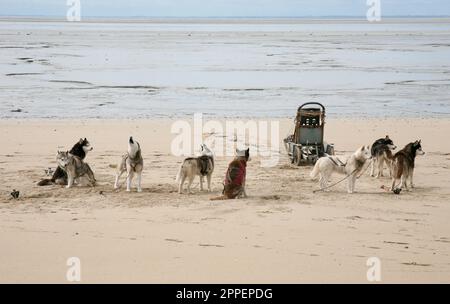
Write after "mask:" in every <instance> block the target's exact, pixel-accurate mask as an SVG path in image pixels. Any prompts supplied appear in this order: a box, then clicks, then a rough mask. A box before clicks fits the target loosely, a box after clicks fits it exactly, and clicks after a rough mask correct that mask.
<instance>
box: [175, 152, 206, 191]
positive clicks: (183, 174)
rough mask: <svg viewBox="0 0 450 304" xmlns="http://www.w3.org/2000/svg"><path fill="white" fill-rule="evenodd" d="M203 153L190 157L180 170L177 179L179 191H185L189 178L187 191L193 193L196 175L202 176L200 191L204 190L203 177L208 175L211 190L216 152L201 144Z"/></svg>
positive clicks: (184, 161) (185, 160)
mask: <svg viewBox="0 0 450 304" xmlns="http://www.w3.org/2000/svg"><path fill="white" fill-rule="evenodd" d="M201 149H202V150H201V155H200V156H199V157H188V158H185V159H184V160H183V163H182V164H181V166H180V169H179V170H178V174H177V177H176V181H177V182H178V193H180V194H181V193H182V192H183V184H184V182H185V181H186V179H187V180H188V185H187V191H188V193H192V191H191V185H192V182H193V181H194V178H195V176H197V175H198V176H200V191H203V177H205V176H206V180H207V183H208V192H211V177H212V174H213V172H214V154H213V152H212V151H211V150H210V149H209V148H208V147H207V146H206V145H205V144H202V145H201Z"/></svg>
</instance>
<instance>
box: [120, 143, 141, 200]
mask: <svg viewBox="0 0 450 304" xmlns="http://www.w3.org/2000/svg"><path fill="white" fill-rule="evenodd" d="M143 169H144V159H143V158H142V151H141V146H140V145H139V143H138V142H137V141H135V140H134V139H133V137H132V136H130V139H129V141H128V151H127V153H126V154H124V155H123V156H122V160H121V161H120V164H119V166H118V167H117V173H116V182H115V183H114V189H118V188H119V178H120V177H121V176H122V174H123V173H124V172H125V171H126V172H127V191H131V181H132V180H133V176H134V174H135V173H136V175H137V177H136V179H137V191H138V192H141V191H142V188H141V181H142V170H143Z"/></svg>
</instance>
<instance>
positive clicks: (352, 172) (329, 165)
mask: <svg viewBox="0 0 450 304" xmlns="http://www.w3.org/2000/svg"><path fill="white" fill-rule="evenodd" d="M370 158H371V153H370V147H369V146H362V147H361V148H359V149H358V150H356V152H355V153H353V154H352V155H351V156H350V157H349V158H348V160H347V162H346V163H345V164H344V163H342V162H341V161H340V160H339V158H337V157H336V156H324V157H321V158H319V159H318V160H317V162H316V165H315V166H314V169H313V170H312V171H311V174H310V176H311V178H313V179H315V178H316V177H317V175H320V179H319V185H320V189H325V188H326V187H327V184H328V181H329V179H330V176H331V174H332V173H333V172H339V173H341V174H346V175H347V176H349V177H348V184H347V192H348V193H353V191H355V182H356V177H357V175H358V174H359V173H360V172H361V171H362V170H363V169H364V164H365V163H366V161H367V160H368V159H370Z"/></svg>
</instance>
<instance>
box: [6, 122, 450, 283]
mask: <svg viewBox="0 0 450 304" xmlns="http://www.w3.org/2000/svg"><path fill="white" fill-rule="evenodd" d="M170 124H171V121H169V120H120V121H113V120H88V121H85V122H78V121H74V120H73V121H58V120H48V121H47V120H26V121H24V120H3V121H1V122H0V128H1V130H2V131H1V133H0V141H1V142H2V150H1V154H0V164H1V165H0V174H1V184H0V194H1V197H0V248H1V250H0V282H58V283H60V282H61V283H64V282H67V281H66V271H67V269H68V267H67V266H66V260H67V258H69V257H73V256H75V257H79V258H80V259H81V267H82V268H81V269H82V282H83V283H87V282H96V283H97V282H146V283H188V282H189V283H190V282H204V283H219V282H220V283H226V282H242V283H250V282H251V283H269V282H270V283H273V282H276V283H299V282H357V283H365V282H367V279H366V271H367V269H368V267H367V266H366V261H367V259H368V258H369V257H378V258H380V260H381V263H382V268H381V269H382V282H384V283H388V282H389V283H391V282H426V283H428V282H446V283H449V282H450V255H449V252H450V251H449V248H450V247H449V242H450V222H449V220H448V216H449V214H450V205H449V202H448V198H449V194H450V186H449V182H450V171H449V169H450V166H449V165H450V163H449V160H450V156H449V155H450V154H449V153H450V144H449V142H448V141H446V138H447V137H448V136H447V135H446V134H447V132H450V121H449V120H448V119H438V120H431V119H409V120H408V119H387V120H386V119H385V120H383V119H378V120H376V119H372V120H344V119H341V120H329V122H328V124H327V125H326V138H327V139H328V141H329V142H333V143H335V145H336V149H337V150H338V151H337V152H338V154H349V153H350V152H351V151H353V150H355V149H356V148H357V147H358V146H360V145H361V144H369V143H371V142H373V140H374V139H376V138H379V137H380V136H384V135H385V134H389V135H390V136H391V137H392V138H393V139H394V141H395V143H396V144H397V145H398V146H400V147H403V146H404V145H405V144H406V143H408V142H410V141H412V140H415V139H417V138H421V139H422V141H423V148H424V150H425V151H426V152H427V154H426V155H425V156H423V157H419V158H418V159H417V169H416V174H415V183H416V186H417V188H416V189H415V190H414V191H413V192H404V193H401V195H398V196H396V195H393V194H391V193H386V192H383V191H382V190H381V189H380V186H381V185H383V184H384V185H388V184H389V179H388V178H382V179H380V180H376V179H374V178H371V177H369V176H367V175H365V176H363V177H361V178H360V179H359V180H358V181H357V185H356V189H357V193H355V194H352V195H349V194H347V193H346V192H345V186H344V185H342V184H341V185H338V186H336V187H335V188H334V189H333V191H331V192H329V193H317V194H313V193H312V190H313V189H315V188H316V187H317V182H313V181H310V180H309V178H308V175H309V172H310V170H311V168H310V167H294V166H291V165H289V163H288V160H287V158H286V156H285V155H284V153H282V155H283V156H282V158H281V159H280V162H279V164H278V165H277V166H276V167H274V168H261V167H260V166H259V162H258V158H253V160H252V161H251V162H250V163H249V168H248V180H247V187H248V190H247V192H248V194H249V198H247V199H242V200H230V201H210V200H209V198H210V197H212V196H215V195H218V194H219V193H220V191H221V181H222V178H223V175H224V172H225V168H226V166H227V164H228V162H229V160H230V158H225V157H221V158H219V159H217V167H216V171H215V173H214V177H213V193H212V194H210V193H207V192H203V193H200V192H199V191H198V186H197V188H196V194H194V195H179V194H178V193H176V184H175V181H174V177H175V175H176V171H177V169H178V166H179V164H180V162H181V158H180V157H175V156H172V155H171V154H170V142H171V140H172V138H173V135H171V134H170ZM291 126H292V122H291V120H287V119H285V120H282V121H281V131H280V134H281V135H284V134H286V133H287V132H288V129H289V128H290V127H291ZM130 134H133V135H134V136H135V138H137V139H139V140H140V142H141V146H142V147H143V156H144V159H145V173H144V176H143V188H144V191H143V192H142V193H136V192H132V193H126V192H125V191H124V190H123V189H122V190H121V191H119V192H114V191H113V190H112V184H113V174H114V169H112V168H111V164H116V163H117V161H118V159H119V158H120V155H121V154H122V153H123V152H124V150H125V149H126V140H127V137H128V136H129V135H130ZM81 136H83V137H87V138H88V139H89V140H90V141H91V143H92V144H93V146H94V150H93V151H92V152H91V153H90V154H89V155H88V157H87V162H88V163H89V164H90V165H91V166H92V168H93V169H94V171H95V173H96V176H97V179H98V180H99V184H100V185H99V186H97V187H95V188H89V187H75V188H73V189H64V188H62V187H59V186H49V187H37V186H36V185H35V184H36V182H37V181H38V180H39V179H40V178H42V177H43V175H44V169H45V168H47V167H48V166H55V162H54V155H55V153H56V150H57V149H58V148H59V149H70V147H71V146H72V144H73V143H74V142H75V141H76V139H77V138H79V137H81ZM281 137H282V136H281ZM281 152H284V151H281ZM338 178H339V177H338V176H334V180H337V179H338ZM196 184H197V183H196ZM197 185H198V184H197ZM13 188H15V189H18V190H20V192H21V197H20V199H19V200H13V199H10V198H9V192H10V191H11V189H13Z"/></svg>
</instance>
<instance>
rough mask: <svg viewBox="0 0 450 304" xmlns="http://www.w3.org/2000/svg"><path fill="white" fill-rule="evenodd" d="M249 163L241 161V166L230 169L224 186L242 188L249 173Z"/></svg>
mask: <svg viewBox="0 0 450 304" xmlns="http://www.w3.org/2000/svg"><path fill="white" fill-rule="evenodd" d="M246 168H247V162H246V161H245V160H240V161H239V166H232V167H231V166H230V167H228V170H227V174H226V175H225V180H224V185H225V186H227V185H233V186H242V185H243V184H244V181H245V175H246V173H247V170H246Z"/></svg>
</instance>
